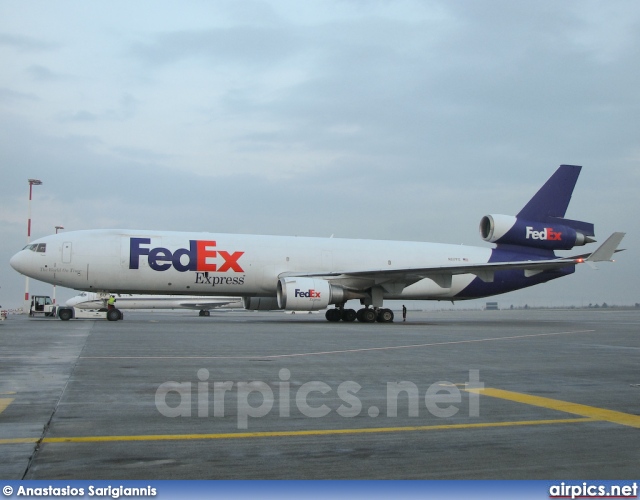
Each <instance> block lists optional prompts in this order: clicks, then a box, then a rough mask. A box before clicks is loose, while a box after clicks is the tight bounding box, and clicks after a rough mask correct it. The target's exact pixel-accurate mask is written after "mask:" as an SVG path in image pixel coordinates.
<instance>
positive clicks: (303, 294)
mask: <svg viewBox="0 0 640 500" xmlns="http://www.w3.org/2000/svg"><path fill="white" fill-rule="evenodd" d="M294 295H295V296H296V297H306V298H308V299H319V298H320V292H316V291H315V290H309V291H306V292H303V291H302V290H300V289H299V288H296V289H295V291H294Z"/></svg>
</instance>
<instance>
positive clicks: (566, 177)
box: [516, 165, 594, 236]
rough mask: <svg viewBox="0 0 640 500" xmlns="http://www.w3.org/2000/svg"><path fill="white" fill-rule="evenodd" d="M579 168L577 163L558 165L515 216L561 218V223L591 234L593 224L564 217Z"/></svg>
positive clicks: (543, 219) (519, 217) (555, 219)
mask: <svg viewBox="0 0 640 500" xmlns="http://www.w3.org/2000/svg"><path fill="white" fill-rule="evenodd" d="M581 169H582V167H581V166H578V165H560V167H559V168H558V170H556V171H555V173H554V174H553V175H552V176H551V177H549V180H548V181H547V182H545V184H544V186H542V187H541V188H540V189H539V190H538V192H537V193H536V194H535V195H534V196H533V198H531V199H530V200H529V202H528V203H527V204H526V205H525V206H524V208H523V209H522V210H520V212H519V213H518V215H516V217H517V218H518V219H525V220H530V221H539V222H554V221H556V222H558V221H559V219H562V223H563V224H565V225H567V226H569V227H572V228H573V229H575V230H577V231H580V232H581V233H583V234H585V235H588V236H593V235H594V229H593V224H590V223H588V222H581V221H573V220H569V219H564V214H565V213H566V212H567V207H568V206H569V202H570V201H571V195H572V194H573V188H574V187H575V186H576V181H577V180H578V176H579V175H580V170H581Z"/></svg>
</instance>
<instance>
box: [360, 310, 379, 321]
mask: <svg viewBox="0 0 640 500" xmlns="http://www.w3.org/2000/svg"><path fill="white" fill-rule="evenodd" d="M375 320H376V312H375V311H374V310H373V309H367V308H364V309H360V310H359V311H358V321H362V322H363V323H373V322H374V321H375Z"/></svg>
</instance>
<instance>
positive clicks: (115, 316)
mask: <svg viewBox="0 0 640 500" xmlns="http://www.w3.org/2000/svg"><path fill="white" fill-rule="evenodd" d="M107 319H108V320H109V321H118V320H120V319H122V314H121V313H120V310H119V309H109V310H108V311H107Z"/></svg>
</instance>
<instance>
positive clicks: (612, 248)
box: [585, 233, 626, 262]
mask: <svg viewBox="0 0 640 500" xmlns="http://www.w3.org/2000/svg"><path fill="white" fill-rule="evenodd" d="M625 234H626V233H613V234H612V235H611V236H609V237H608V238H607V240H606V241H605V242H604V243H603V244H602V245H600V246H599V247H598V248H597V249H596V250H595V251H594V252H593V253H592V254H591V255H589V257H587V258H586V259H585V262H603V261H610V260H611V257H613V254H614V253H615V252H616V250H617V248H618V245H619V244H620V242H621V241H622V238H624V235H625Z"/></svg>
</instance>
